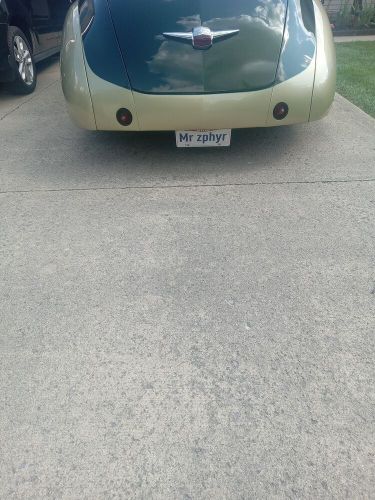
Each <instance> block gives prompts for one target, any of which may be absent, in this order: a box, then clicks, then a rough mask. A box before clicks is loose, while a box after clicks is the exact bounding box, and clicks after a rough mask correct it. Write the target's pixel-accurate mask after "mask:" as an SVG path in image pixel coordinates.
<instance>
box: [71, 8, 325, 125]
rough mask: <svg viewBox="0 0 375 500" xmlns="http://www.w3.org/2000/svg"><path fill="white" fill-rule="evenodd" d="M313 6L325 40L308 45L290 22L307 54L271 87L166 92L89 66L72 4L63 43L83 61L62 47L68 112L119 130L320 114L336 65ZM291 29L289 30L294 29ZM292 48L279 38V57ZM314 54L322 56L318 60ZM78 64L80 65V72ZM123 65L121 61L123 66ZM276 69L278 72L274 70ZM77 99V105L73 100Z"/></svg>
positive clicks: (271, 121) (82, 121)
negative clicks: (122, 113) (122, 114)
mask: <svg viewBox="0 0 375 500" xmlns="http://www.w3.org/2000/svg"><path fill="white" fill-rule="evenodd" d="M289 1H290V2H291V3H294V5H295V6H296V10H298V6H299V5H300V4H299V0H289ZM316 1H318V0H316ZM314 2H315V0H314ZM313 10H314V13H315V15H316V17H317V18H319V19H317V22H316V25H315V20H314V28H313V29H314V31H315V30H316V39H319V40H320V38H323V40H325V42H324V43H319V42H318V43H317V42H316V41H315V36H314V43H313V44H310V42H309V40H311V39H312V37H311V33H312V32H311V31H309V29H307V27H306V26H302V24H301V23H300V22H299V23H297V24H298V26H297V25H296V24H295V25H294V26H297V28H295V31H296V29H297V31H298V30H299V32H300V33H301V32H303V35H304V37H303V42H302V44H301V43H300V46H301V47H302V49H301V50H302V52H303V53H304V55H305V56H306V44H305V45H304V43H305V42H306V41H307V43H308V44H309V50H310V52H309V57H305V58H304V59H303V64H302V63H301V61H302V59H301V58H300V59H299V60H298V58H297V60H298V61H297V63H296V65H295V68H294V69H293V65H289V70H288V72H286V71H284V77H283V78H281V77H279V78H278V80H277V82H275V83H274V84H273V85H272V86H269V87H268V88H265V89H260V90H253V91H247V92H245V91H241V92H210V93H207V92H201V93H196V92H191V93H182V94H175V93H171V94H165V93H148V92H138V91H137V90H135V89H132V88H129V87H130V85H129V84H130V80H126V79H123V80H122V81H123V82H125V85H122V84H118V83H120V82H117V83H113V82H109V81H108V80H107V79H106V78H102V77H101V76H99V75H98V74H97V73H96V72H95V71H93V69H92V67H91V65H90V64H89V63H88V60H87V58H86V54H87V53H86V51H85V41H86V36H85V38H84V41H83V44H82V38H81V33H80V29H79V19H78V17H79V12H78V7H77V5H75V6H73V7H72V8H71V10H70V12H69V15H68V18H67V19H68V21H67V27H66V28H65V30H66V31H67V30H68V26H69V36H66V37H65V38H66V40H67V42H64V44H65V43H68V44H69V45H70V46H72V45H74V47H75V49H76V50H77V51H78V53H79V50H81V51H82V59H83V62H82V59H81V56H79V55H78V54H77V55H76V56H75V57H72V55H71V54H70V53H69V51H68V50H67V49H64V51H63V52H62V70H63V89H64V94H65V97H66V98H67V101H68V109H69V111H70V114H71V116H72V118H73V120H74V121H75V122H76V123H77V124H78V125H80V126H81V127H84V128H88V129H92V128H94V122H95V126H96V128H97V129H99V130H119V131H120V130H121V131H132V130H133V131H136V130H137V131H146V130H197V129H220V128H223V129H224V128H246V127H265V126H279V125H290V124H294V123H303V122H307V121H309V119H310V115H311V119H317V118H316V117H319V113H321V112H322V111H323V108H324V111H326V108H327V107H329V105H330V104H331V102H332V99H333V94H332V92H331V90H332V88H334V80H335V68H334V65H333V66H332V65H331V64H332V61H333V60H332V57H331V59H329V57H328V59H329V60H328V59H327V60H326V52H328V53H329V54H332V53H333V54H334V47H333V42H332V35H331V31H330V28H329V26H328V27H327V25H326V20H325V18H326V15H325V12H324V11H322V10H321V9H320V8H319V6H317V5H316V4H315V3H314V6H313ZM96 15H97V13H96ZM75 18H76V19H75ZM288 22H289V23H290V22H291V21H290V20H289V21H288V19H287V26H286V29H289V28H288ZM292 28H293V27H292ZM292 28H291V29H290V33H292V32H293V30H292ZM327 30H328V31H329V35H328V36H327V35H326V34H325V32H326V31H327ZM89 33H90V32H89ZM89 33H88V35H89ZM88 35H87V36H88ZM291 36H292V35H291ZM297 42H298V43H299V42H301V37H299V38H298V37H297ZM80 47H81V49H80ZM190 50H192V51H193V50H194V49H193V48H191V49H190ZM210 50H211V49H210ZM296 50H297V49H296V48H293V47H292V45H289V48H287V47H286V44H285V43H283V45H282V47H281V58H282V57H283V51H284V57H285V58H287V57H288V58H289V57H290V58H292V56H293V54H294V55H295V54H296ZM114 53H115V56H114V57H118V59H117V61H118V62H119V61H121V59H120V58H119V54H120V52H119V51H118V47H117V51H114ZM91 56H92V54H91ZM319 58H320V59H323V62H321V61H320V60H319ZM112 64H113V61H112ZM120 66H121V65H120ZM106 67H107V66H106ZM321 67H322V68H326V74H325V80H324V82H325V83H322V84H321V88H322V92H323V93H324V92H325V91H326V90H327V89H328V95H327V97H326V98H325V100H324V104H322V105H321V106H320V107H319V105H318V102H319V100H320V99H321V97H319V93H318V94H316V97H315V101H316V103H317V104H316V105H315V107H314V108H312V107H311V104H312V100H313V102H315V101H314V98H313V96H315V94H314V79H315V72H316V69H317V68H319V69H317V72H318V73H319V74H320V71H322V70H321V69H320V68H321ZM82 68H84V69H85V71H84V73H83V72H82ZM123 68H126V66H125V65H123ZM290 68H292V69H290ZM294 72H296V74H294V75H293V76H291V77H286V76H285V75H286V74H287V73H288V74H289V75H290V74H293V73H294ZM125 74H126V73H125ZM278 74H279V75H281V72H280V71H279V69H278ZM80 83H81V85H80ZM328 87H329V88H328ZM78 88H81V89H82V88H83V89H85V90H84V94H85V99H83V100H79V99H77V95H78V93H79V91H78ZM319 92H320V91H319ZM89 96H90V99H89ZM78 102H79V104H77V103H78ZM279 102H287V103H288V106H289V113H288V115H287V116H286V118H284V119H283V120H276V119H275V118H274V117H273V113H272V112H273V108H274V106H275V105H276V104H277V103H279ZM82 103H83V104H82ZM123 107H125V108H127V109H129V110H130V111H131V113H132V114H133V122H132V124H131V125H130V126H127V127H124V126H122V125H120V124H119V123H118V122H117V120H116V112H117V110H118V109H119V108H123ZM318 108H319V109H318Z"/></svg>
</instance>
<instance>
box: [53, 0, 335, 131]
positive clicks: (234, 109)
mask: <svg viewBox="0 0 375 500" xmlns="http://www.w3.org/2000/svg"><path fill="white" fill-rule="evenodd" d="M200 26H204V27H205V29H207V30H208V32H209V33H211V34H212V37H213V43H212V46H209V47H207V48H206V50H202V47H197V46H194V40H193V39H192V33H193V32H194V30H195V29H197V28H199V27H200ZM223 32H231V33H232V35H230V36H228V37H225V36H224V37H221V38H220V37H218V38H217V40H216V39H215V36H216V35H215V34H218V33H223ZM171 34H172V35H177V36H170V35H171ZM184 35H185V39H184ZM203 48H204V47H203ZM61 65H62V74H63V89H64V93H65V96H66V99H67V102H68V105H69V109H70V112H71V115H72V117H73V119H74V120H75V121H76V123H78V124H79V125H80V126H83V127H84V128H88V129H99V130H129V131H130V130H140V131H142V130H176V131H189V130H197V129H202V130H217V129H225V130H227V129H233V128H247V127H265V126H276V125H284V124H285V125H287V124H292V123H301V122H307V121H309V120H310V118H311V116H313V118H314V119H318V118H319V117H320V116H323V115H324V114H325V113H326V111H327V109H328V108H329V106H330V104H331V102H332V99H333V94H334V80H335V78H334V76H335V70H334V48H333V42H332V34H331V30H330V27H329V24H328V21H327V19H326V16H325V13H324V11H323V10H322V8H321V7H320V5H319V4H318V3H317V2H316V3H315V1H314V0H289V1H287V0H268V1H267V2H265V1H264V0H232V1H231V2H227V1H226V0H216V1H213V0H193V1H189V2H187V1H186V0H176V1H174V2H165V1H162V0H154V1H153V2H150V1H147V0H132V1H126V2H125V1H123V0H107V1H103V0H82V1H80V2H79V3H76V4H74V5H73V6H72V8H71V10H70V12H69V15H68V18H67V21H66V26H65V31H64V42H63V51H62V58H61ZM316 71H318V72H316ZM316 75H318V79H319V81H318V82H317V81H316ZM314 79H315V85H317V88H319V91H318V93H317V94H316V95H314ZM312 103H313V107H314V106H315V107H316V109H315V110H314V109H312Z"/></svg>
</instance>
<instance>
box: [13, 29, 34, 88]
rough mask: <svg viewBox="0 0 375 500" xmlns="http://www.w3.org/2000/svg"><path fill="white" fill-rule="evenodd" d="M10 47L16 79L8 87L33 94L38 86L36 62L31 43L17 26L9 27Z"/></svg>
mask: <svg viewBox="0 0 375 500" xmlns="http://www.w3.org/2000/svg"><path fill="white" fill-rule="evenodd" d="M8 47H9V54H10V58H9V59H10V63H11V65H12V67H13V70H14V74H15V79H14V81H13V82H11V83H9V84H8V85H7V87H8V88H9V90H10V91H11V92H13V93H15V94H31V93H32V92H34V90H35V87H36V68H35V62H34V58H33V55H32V49H31V47H30V43H29V42H28V40H27V38H26V36H25V34H24V33H23V32H22V31H21V30H20V29H19V28H17V27H16V26H9V28H8Z"/></svg>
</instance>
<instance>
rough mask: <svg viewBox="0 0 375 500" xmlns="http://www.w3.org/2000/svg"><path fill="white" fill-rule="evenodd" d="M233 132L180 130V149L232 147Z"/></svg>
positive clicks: (177, 134)
mask: <svg viewBox="0 0 375 500" xmlns="http://www.w3.org/2000/svg"><path fill="white" fill-rule="evenodd" d="M231 135H232V131H231V130H230V129H228V130H180V131H177V132H176V145H177V147H178V148H209V147H223V146H230V141H231Z"/></svg>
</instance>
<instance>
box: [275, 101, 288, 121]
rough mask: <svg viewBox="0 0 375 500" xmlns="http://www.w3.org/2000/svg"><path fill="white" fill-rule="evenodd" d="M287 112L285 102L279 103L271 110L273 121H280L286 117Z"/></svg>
mask: <svg viewBox="0 0 375 500" xmlns="http://www.w3.org/2000/svg"><path fill="white" fill-rule="evenodd" d="M288 112H289V107H288V105H287V103H286V102H279V103H278V104H276V106H275V107H274V108H273V117H274V118H275V120H282V119H283V118H285V117H286V115H287V114H288Z"/></svg>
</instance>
